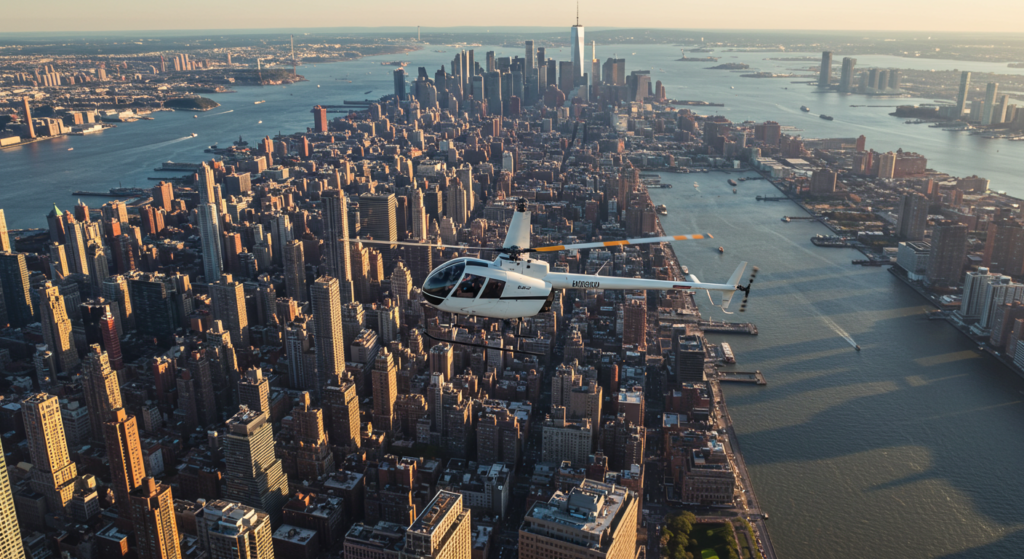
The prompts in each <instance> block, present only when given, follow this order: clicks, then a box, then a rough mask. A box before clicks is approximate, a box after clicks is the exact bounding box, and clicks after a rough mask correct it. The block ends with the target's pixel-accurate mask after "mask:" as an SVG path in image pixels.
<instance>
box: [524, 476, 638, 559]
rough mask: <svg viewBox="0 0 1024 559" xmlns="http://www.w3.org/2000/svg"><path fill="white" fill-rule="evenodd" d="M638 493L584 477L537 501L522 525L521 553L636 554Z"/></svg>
mask: <svg viewBox="0 0 1024 559" xmlns="http://www.w3.org/2000/svg"><path fill="white" fill-rule="evenodd" d="M638 501H639V497H638V496H637V494H636V493H634V492H632V491H630V490H628V489H626V488H625V487H622V486H619V485H614V484H611V483H601V482H598V481H594V480H592V479H584V480H583V482H582V483H581V484H580V485H579V486H578V487H573V488H572V489H571V490H569V491H568V492H567V493H563V492H561V491H556V492H555V494H554V495H553V496H552V497H551V499H549V500H548V502H546V503H544V502H537V503H534V505H533V506H532V507H531V508H530V511H529V512H527V513H526V517H525V518H524V519H523V523H522V525H521V526H520V527H519V558H520V559H541V558H544V557H574V558H583V557H601V558H602V559H633V558H634V557H635V556H636V519H637V512H638V510H637V509H638V508H639V503H638Z"/></svg>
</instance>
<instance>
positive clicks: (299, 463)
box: [291, 392, 334, 482]
mask: <svg viewBox="0 0 1024 559" xmlns="http://www.w3.org/2000/svg"><path fill="white" fill-rule="evenodd" d="M291 415H292V420H293V423H292V432H293V434H294V436H295V440H296V442H297V443H298V450H297V455H296V457H295V463H296V471H297V473H298V477H299V480H303V481H310V482H313V481H316V480H317V479H321V478H323V477H326V476H329V475H330V474H331V473H332V472H334V455H333V454H332V453H331V449H330V447H329V446H328V444H327V433H326V431H324V411H323V409H322V408H319V407H316V406H313V405H312V403H311V399H310V396H309V392H303V393H302V394H300V395H299V405H297V406H295V408H293V409H292V414H291Z"/></svg>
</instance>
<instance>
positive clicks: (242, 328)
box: [209, 274, 249, 348]
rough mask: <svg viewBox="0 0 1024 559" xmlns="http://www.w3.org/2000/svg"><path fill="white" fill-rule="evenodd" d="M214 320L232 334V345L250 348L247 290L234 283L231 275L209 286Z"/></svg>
mask: <svg viewBox="0 0 1024 559" xmlns="http://www.w3.org/2000/svg"><path fill="white" fill-rule="evenodd" d="M209 290H210V300H211V306H212V307H213V318H214V320H219V321H221V322H222V323H223V324H224V328H225V329H226V330H227V331H228V332H231V343H232V344H234V345H235V347H238V348H247V347H249V315H248V314H247V311H246V307H245V290H244V289H243V287H242V284H241V283H238V282H236V281H233V278H232V277H231V274H226V275H225V276H224V278H223V279H222V280H220V281H217V282H216V283H211V284H210V286H209Z"/></svg>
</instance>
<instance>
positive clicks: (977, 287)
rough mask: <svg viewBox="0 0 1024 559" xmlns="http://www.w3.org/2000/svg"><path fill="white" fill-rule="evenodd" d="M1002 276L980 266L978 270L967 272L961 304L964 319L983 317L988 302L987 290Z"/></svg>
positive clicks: (961, 313)
mask: <svg viewBox="0 0 1024 559" xmlns="http://www.w3.org/2000/svg"><path fill="white" fill-rule="evenodd" d="M1000 278H1002V276H1001V275H999V274H990V273H989V269H988V268H986V267H984V266H980V267H978V270H977V271H971V272H967V274H966V276H965V277H964V291H963V298H962V299H961V301H962V302H961V304H960V316H961V317H962V318H963V319H964V320H977V319H978V318H980V317H981V311H982V308H983V307H984V306H985V303H986V302H987V301H986V299H985V291H986V288H987V287H988V285H989V284H991V283H993V282H995V281H998V280H999V279H1000Z"/></svg>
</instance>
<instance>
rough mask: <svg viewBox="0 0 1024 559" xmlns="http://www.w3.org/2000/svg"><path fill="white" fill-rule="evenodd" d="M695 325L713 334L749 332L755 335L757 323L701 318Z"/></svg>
mask: <svg viewBox="0 0 1024 559" xmlns="http://www.w3.org/2000/svg"><path fill="white" fill-rule="evenodd" d="M697 326H698V327H699V328H700V329H701V330H703V331H705V332H711V333H714V334H750V335H751V336H756V335H757V325H755V324H754V323H753V322H724V321H719V320H702V321H700V322H698V323H697Z"/></svg>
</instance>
